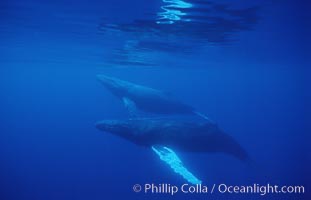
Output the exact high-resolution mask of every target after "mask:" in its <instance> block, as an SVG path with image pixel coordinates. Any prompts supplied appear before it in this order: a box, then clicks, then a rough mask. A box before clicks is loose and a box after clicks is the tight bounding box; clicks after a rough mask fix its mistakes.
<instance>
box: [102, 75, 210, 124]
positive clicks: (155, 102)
mask: <svg viewBox="0 0 311 200" xmlns="http://www.w3.org/2000/svg"><path fill="white" fill-rule="evenodd" d="M97 78H98V80H99V81H100V82H101V83H102V84H103V85H104V86H105V87H106V88H107V89H108V90H109V91H110V92H111V93H112V94H114V95H115V96H116V97H118V98H120V99H122V101H123V103H124V105H125V107H126V108H127V109H128V111H129V113H130V115H131V116H135V115H136V109H140V110H142V111H145V112H150V113H156V114H195V115H198V116H200V117H202V118H204V119H206V120H209V118H208V117H206V116H205V115H204V114H202V113H200V112H198V111H196V110H195V109H194V108H193V107H192V106H189V105H187V104H184V103H182V102H179V101H177V100H175V99H172V98H170V97H169V96H168V95H166V94H165V93H164V92H162V91H160V90H156V89H153V88H150V87H146V86H142V85H138V84H134V83H131V82H128V81H124V80H120V79H117V78H113V77H109V76H105V75H97Z"/></svg>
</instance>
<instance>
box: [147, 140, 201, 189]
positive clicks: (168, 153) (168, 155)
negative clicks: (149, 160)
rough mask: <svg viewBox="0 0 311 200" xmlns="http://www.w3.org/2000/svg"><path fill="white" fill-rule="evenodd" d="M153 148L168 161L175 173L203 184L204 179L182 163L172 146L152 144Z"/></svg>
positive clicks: (195, 182)
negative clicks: (199, 177)
mask: <svg viewBox="0 0 311 200" xmlns="http://www.w3.org/2000/svg"><path fill="white" fill-rule="evenodd" d="M151 148H152V150H153V151H154V152H155V153H156V154H157V155H158V156H159V157H160V159H161V160H162V161H164V162H166V163H167V164H168V165H169V166H170V167H171V168H172V169H173V170H174V172H175V173H177V174H179V175H181V176H182V177H183V178H184V179H186V180H187V181H188V182H189V183H192V184H201V183H202V181H201V180H199V179H198V178H197V177H195V176H194V175H193V174H192V173H191V172H190V171H189V170H188V169H187V168H186V167H185V166H184V165H183V163H182V161H181V160H180V158H179V157H178V156H177V154H176V153H175V152H174V151H173V150H172V149H170V148H168V147H164V146H152V147H151Z"/></svg>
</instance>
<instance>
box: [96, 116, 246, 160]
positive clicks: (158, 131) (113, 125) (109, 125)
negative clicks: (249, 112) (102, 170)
mask: <svg viewBox="0 0 311 200" xmlns="http://www.w3.org/2000/svg"><path fill="white" fill-rule="evenodd" d="M96 127H97V128H98V129H99V130H101V131H105V132H110V133H112V134H115V135H118V136H120V137H122V138H125V139H127V140H129V141H131V142H133V143H135V144H137V145H141V146H146V147H151V146H158V145H161V146H166V147H168V148H171V149H174V150H179V151H186V152H210V153H212V152H214V153H217V152H218V153H225V154H229V155H232V156H234V157H236V158H238V159H239V160H247V159H248V154H247V152H246V151H245V150H244V149H243V148H242V147H241V145H240V144H239V143H238V142H237V141H236V140H234V139H233V137H231V136H230V135H228V134H226V133H224V132H223V131H222V130H221V129H220V128H219V127H218V126H217V125H216V124H214V123H210V122H204V123H197V122H183V121H175V120H161V119H155V120H150V119H147V120H145V119H132V120H122V121H120V120H104V121H101V122H98V123H97V124H96Z"/></svg>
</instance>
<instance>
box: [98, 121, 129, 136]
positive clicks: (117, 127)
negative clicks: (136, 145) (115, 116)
mask: <svg viewBox="0 0 311 200" xmlns="http://www.w3.org/2000/svg"><path fill="white" fill-rule="evenodd" d="M96 128H97V129H99V130H101V131H104V132H108V133H112V134H113V135H117V136H120V137H122V138H125V139H127V140H130V141H135V134H134V132H133V129H132V127H131V124H129V123H127V122H126V121H119V120H103V121H100V122H97V123H96Z"/></svg>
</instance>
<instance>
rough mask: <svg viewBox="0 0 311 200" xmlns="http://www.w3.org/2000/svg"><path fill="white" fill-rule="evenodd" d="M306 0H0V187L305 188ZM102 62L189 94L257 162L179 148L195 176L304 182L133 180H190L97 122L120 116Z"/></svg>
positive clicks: (6, 197) (101, 190) (50, 190)
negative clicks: (196, 184)
mask: <svg viewBox="0 0 311 200" xmlns="http://www.w3.org/2000/svg"><path fill="white" fill-rule="evenodd" d="M172 2H175V4H174V3H172ZM176 2H179V4H176ZM180 2H187V3H184V4H181V3H180ZM170 3H171V4H173V6H172V5H171V6H170ZM168 4H169V5H168ZM189 4H191V5H192V6H189ZM310 8H311V6H310V3H309V2H308V1H290V0H284V1H281V0H269V1H259V0H256V1H251V2H250V1H242V0H239V1H228V0H227V1H224V0H219V1H218V0H217V1H209V0H206V1H205V0H185V1H177V0H176V1H168V0H166V1H165V0H163V1H161V0H149V1H143V0H131V1H124V0H114V1H112V0H110V1H108V0H102V1H86V0H76V1H73V0H63V1H52V0H46V1H39V0H22V1H19V0H1V1H0V95H1V96H0V199H1V200H2V199H3V200H12V199H32V200H35V199H40V200H41V199H46V200H48V199H207V198H210V199H259V198H260V199H263V198H266V199H309V198H310V196H309V195H310V193H309V192H310V191H309V188H310V177H311V176H310V164H309V163H310V161H311V160H310V122H311V121H310V120H311V118H310V100H311V99H310V85H311V84H310V82H311V81H310V77H311V76H310V75H311V73H310V58H311V55H310V35H311V33H310V27H311V26H310V19H311V18H310V12H309V11H310ZM175 11H176V12H175ZM98 74H105V75H108V76H113V77H117V78H120V79H122V80H127V81H130V82H133V83H137V84H141V85H146V86H149V87H152V88H156V89H159V90H162V91H165V92H167V93H169V94H170V95H172V96H173V97H174V98H176V99H179V100H181V101H182V102H185V103H187V104H189V105H192V106H194V107H195V108H196V109H197V110H199V111H200V112H202V113H205V114H207V115H208V116H209V117H210V118H211V119H213V120H214V121H215V122H217V124H218V125H219V126H220V127H221V128H222V129H223V130H224V131H225V132H226V133H228V134H230V135H231V136H232V137H234V138H235V139H236V140H237V141H238V142H239V143H240V144H241V145H242V146H243V147H244V148H245V149H246V150H247V152H248V153H249V154H250V156H251V157H252V160H254V162H255V165H256V167H253V168H249V167H248V166H246V165H245V164H244V163H242V162H240V161H239V160H237V159H235V158H233V157H230V156H228V155H224V154H213V153H204V154H203V153H201V154H195V153H182V154H179V155H180V157H181V158H182V160H183V162H184V163H185V164H186V165H187V167H188V168H189V169H191V171H192V172H193V173H195V174H196V175H197V176H198V177H200V178H201V179H202V180H203V183H204V184H206V185H211V184H214V183H216V184H219V183H226V184H231V185H252V184H254V183H258V184H267V183H270V184H276V185H303V186H304V187H305V190H306V192H305V194H267V195H265V196H261V195H259V194H182V193H178V194H176V195H174V196H171V195H170V194H150V193H149V194H144V193H142V192H141V193H135V192H133V189H132V187H133V185H134V184H145V183H155V184H161V183H169V184H171V185H181V184H183V183H184V182H185V181H184V180H183V179H182V178H181V177H179V176H178V175H176V174H175V173H174V172H173V171H172V170H171V169H170V168H169V167H168V166H167V165H166V164H165V163H163V162H161V161H160V159H159V158H158V157H157V156H156V155H155V154H154V153H153V152H152V151H151V150H150V149H148V148H145V147H140V146H137V145H135V144H132V143H130V142H128V141H126V140H123V139H121V138H119V137H116V136H114V135H112V134H109V133H105V132H100V131H99V130H97V129H96V128H95V123H96V122H97V121H99V120H103V119H127V118H128V113H127V110H126V109H125V108H124V106H123V105H122V102H121V101H120V100H119V99H117V98H116V97H114V96H113V95H112V94H111V93H110V92H109V91H107V90H106V89H105V88H104V87H103V86H102V85H101V84H100V83H99V82H98V80H96V75H98ZM146 116H147V115H146ZM190 142H191V141H190ZM308 197H309V198H308Z"/></svg>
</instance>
